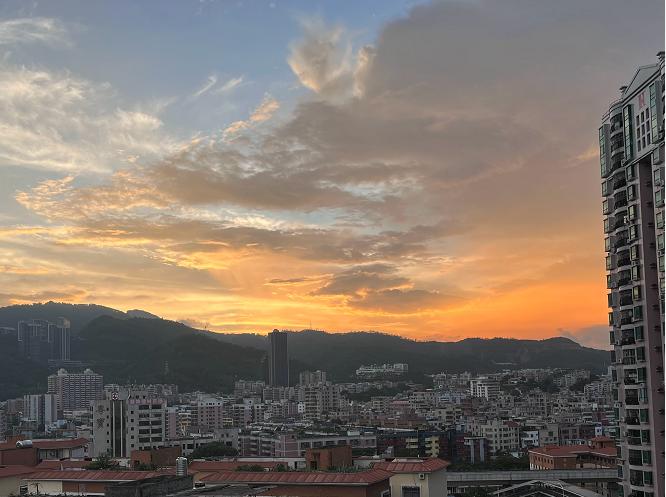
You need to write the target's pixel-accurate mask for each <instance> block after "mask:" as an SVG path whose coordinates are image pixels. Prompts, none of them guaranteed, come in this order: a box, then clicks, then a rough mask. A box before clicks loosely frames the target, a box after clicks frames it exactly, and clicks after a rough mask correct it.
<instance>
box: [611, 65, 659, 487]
mask: <svg viewBox="0 0 666 497" xmlns="http://www.w3.org/2000/svg"><path fill="white" fill-rule="evenodd" d="M658 59H659V60H658V62H657V63H655V64H650V65H645V66H641V67H639V68H638V69H637V70H636V72H635V73H634V76H633V78H632V79H631V81H630V82H629V84H628V85H627V86H623V87H622V88H621V89H620V90H621V94H620V97H619V99H617V100H616V101H614V102H613V103H611V105H610V107H609V109H608V111H607V112H606V113H605V114H604V116H603V118H602V124H601V127H600V128H599V151H600V162H601V177H602V183H601V193H602V196H603V215H604V233H605V235H604V236H605V251H606V269H607V271H608V275H607V287H608V291H609V293H608V307H609V308H610V309H611V310H610V312H609V313H608V324H609V326H610V343H611V345H613V347H614V349H613V351H612V352H611V359H612V363H613V371H612V380H613V382H615V385H616V388H615V390H614V392H613V397H614V401H615V404H614V409H615V417H616V419H617V420H619V423H620V429H619V434H620V436H619V440H618V442H619V444H620V453H619V458H620V460H621V461H622V467H621V470H620V471H621V474H622V476H623V480H624V483H623V486H624V495H626V496H629V495H631V496H633V497H651V496H652V495H657V496H660V497H663V496H664V453H663V450H664V350H663V342H664V182H665V179H666V178H665V176H664V53H663V52H660V53H659V54H658Z"/></svg>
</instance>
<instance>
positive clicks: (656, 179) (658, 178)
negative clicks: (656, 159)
mask: <svg viewBox="0 0 666 497" xmlns="http://www.w3.org/2000/svg"><path fill="white" fill-rule="evenodd" d="M654 184H655V185H661V169H660V168H657V169H655V170H654Z"/></svg>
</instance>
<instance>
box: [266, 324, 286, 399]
mask: <svg viewBox="0 0 666 497" xmlns="http://www.w3.org/2000/svg"><path fill="white" fill-rule="evenodd" d="M287 336H288V334H287V332H286V331H279V330H273V331H272V332H271V333H269V334H268V339H269V341H270V353H269V356H268V382H269V384H270V385H271V386H276V387H288V386H289V349H288V347H287Z"/></svg>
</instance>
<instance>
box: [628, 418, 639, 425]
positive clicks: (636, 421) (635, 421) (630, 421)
mask: <svg viewBox="0 0 666 497" xmlns="http://www.w3.org/2000/svg"><path fill="white" fill-rule="evenodd" d="M624 422H625V423H627V424H628V425H639V424H641V422H640V420H639V419H638V416H627V417H625V418H624Z"/></svg>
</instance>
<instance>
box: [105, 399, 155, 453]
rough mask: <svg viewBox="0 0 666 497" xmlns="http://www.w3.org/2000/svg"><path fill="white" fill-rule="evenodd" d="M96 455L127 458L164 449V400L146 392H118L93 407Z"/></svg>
mask: <svg viewBox="0 0 666 497" xmlns="http://www.w3.org/2000/svg"><path fill="white" fill-rule="evenodd" d="M93 439H94V450H95V454H94V455H95V456H99V455H101V454H109V455H110V456H112V457H129V456H130V455H131V452H132V451H133V450H137V449H139V450H143V449H156V448H159V447H164V446H165V439H166V401H165V400H164V399H162V398H160V397H156V396H154V395H152V394H150V393H148V392H146V391H130V390H121V391H119V392H114V393H112V394H110V395H109V396H108V397H107V398H106V399H105V400H98V401H96V402H95V404H94V408H93Z"/></svg>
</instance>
